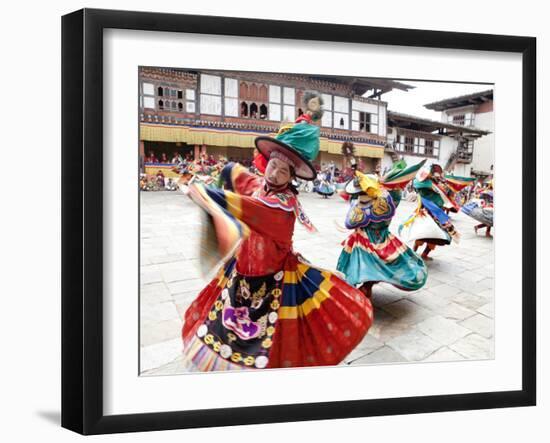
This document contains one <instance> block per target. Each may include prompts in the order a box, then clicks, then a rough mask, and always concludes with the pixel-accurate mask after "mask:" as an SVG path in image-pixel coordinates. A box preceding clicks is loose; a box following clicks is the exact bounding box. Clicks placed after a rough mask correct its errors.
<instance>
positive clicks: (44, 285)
mask: <svg viewBox="0 0 550 443" xmlns="http://www.w3.org/2000/svg"><path fill="white" fill-rule="evenodd" d="M543 5H544V3H543V2H536V1H534V0H524V1H523V2H522V3H521V7H520V8H511V7H509V5H508V4H507V3H505V2H501V3H495V2H479V1H478V0H463V1H462V2H461V4H460V6H461V7H460V8H454V9H453V12H452V14H445V13H442V9H441V2H439V1H436V0H431V1H430V0H428V1H425V2H422V3H420V2H419V3H418V4H415V7H414V8H411V4H410V2H409V1H405V0H395V1H394V2H392V3H381V4H379V5H378V6H379V7H378V8H377V13H376V14H372V11H369V7H368V5H367V4H362V3H357V2H353V1H351V0H342V1H341V2H339V3H338V7H335V5H334V2H327V3H323V2H318V3H316V4H315V6H314V7H312V5H311V3H308V2H296V1H289V0H279V1H278V2H277V3H273V2H244V1H241V0H234V1H232V2H227V1H222V0H211V1H209V2H185V3H182V2H181V1H178V2H176V1H167V0H158V1H156V2H155V3H154V4H151V3H150V2H148V1H144V0H131V1H130V0H112V1H111V2H105V1H100V0H86V1H78V0H77V1H74V0H71V1H69V0H64V1H60V0H54V1H51V2H34V3H29V2H7V3H6V4H5V5H4V14H5V16H6V17H12V18H19V17H25V26H21V21H20V20H17V19H12V20H6V21H5V23H4V26H2V28H0V33H1V38H2V41H4V42H10V44H6V45H3V47H2V52H3V54H2V55H3V63H4V66H7V67H9V66H11V67H16V68H17V69H4V70H2V72H1V73H0V76H2V83H3V84H9V85H29V84H34V83H35V82H36V73H37V69H38V70H39V72H40V79H41V83H42V84H44V85H50V86H51V87H48V88H41V89H40V92H41V101H42V102H44V103H48V104H49V106H50V109H49V112H48V115H49V118H37V119H33V121H32V125H33V131H32V133H33V134H40V143H34V142H33V139H32V137H30V136H29V121H28V119H24V118H18V116H22V115H28V112H29V110H28V107H26V102H25V101H24V100H20V96H19V94H20V88H16V87H14V88H7V90H6V91H5V92H6V94H7V97H6V100H5V101H6V102H7V103H10V107H9V109H6V108H5V109H3V112H4V114H3V115H4V118H6V119H7V120H8V121H7V123H6V124H9V128H10V131H7V132H6V134H5V136H6V138H5V139H4V140H3V143H4V146H7V147H9V146H12V147H17V146H21V140H23V138H22V134H23V135H24V136H25V137H27V136H28V138H25V140H27V141H29V142H28V143H25V150H28V152H27V151H25V152H26V154H27V155H26V156H27V157H29V158H33V162H34V163H35V164H39V165H40V169H41V170H46V171H48V179H47V180H46V181H44V182H43V183H39V182H37V181H36V180H27V181H23V182H22V181H21V180H19V178H18V176H17V175H16V174H18V173H19V170H17V169H16V168H9V167H8V168H7V169H6V171H5V172H6V173H7V176H5V180H4V183H18V188H17V189H16V190H14V189H10V188H9V186H8V187H4V188H3V193H2V201H3V205H4V207H5V208H10V209H11V211H10V213H11V214H17V216H14V217H4V218H3V219H2V222H1V223H2V230H3V232H5V233H9V235H5V236H4V237H3V241H2V249H3V251H6V254H4V260H3V261H2V263H3V271H4V272H3V274H2V276H3V277H4V278H3V279H2V295H3V296H4V297H3V301H4V309H3V311H2V312H3V316H2V322H0V328H1V331H2V337H3V342H2V350H3V357H4V364H3V365H2V367H1V369H0V373H1V374H0V388H1V392H2V411H3V412H4V415H5V417H6V419H5V420H4V426H3V427H2V435H4V440H5V441H9V442H19V441H54V442H59V443H66V442H75V441H93V442H101V443H103V442H111V441H131V442H132V443H142V442H143V443H146V442H150V441H155V442H158V443H163V442H181V441H183V440H188V441H199V440H202V441H214V439H217V440H219V439H220V436H223V438H224V439H225V440H227V441H233V440H237V439H242V438H243V433H246V434H247V435H249V436H253V437H254V438H259V439H261V440H262V442H265V443H269V442H276V441H280V440H281V436H284V435H287V436H291V437H290V438H287V440H289V441H300V440H304V439H308V440H310V441H315V442H316V443H317V442H318V443H323V442H334V441H339V440H342V439H344V438H349V439H351V440H353V441H367V440H370V441H380V442H390V441H392V442H393V441H405V440H406V441H408V442H411V443H414V442H422V443H431V442H434V443H435V442H438V443H439V442H441V441H442V438H443V439H444V440H445V442H446V443H459V442H460V443H475V442H483V441H486V442H489V441H498V442H502V443H507V442H518V441H534V442H538V441H544V439H545V438H547V437H544V435H546V436H548V417H549V416H550V383H549V382H548V380H547V377H546V374H548V370H549V369H550V360H549V356H550V350H549V346H548V343H549V341H550V324H549V323H548V322H543V321H541V319H542V316H541V314H540V313H544V312H548V309H549V308H550V304H549V303H550V302H549V301H548V298H543V297H541V294H546V293H548V292H549V290H550V283H549V281H548V279H544V280H543V279H542V278H541V275H542V272H541V270H542V269H547V268H548V267H549V266H550V256H549V254H550V252H549V251H550V244H549V242H548V238H549V237H548V236H549V234H548V231H544V232H543V231H542V230H540V231H539V237H538V243H539V245H540V246H539V248H538V251H539V257H540V258H541V260H540V261H539V263H538V269H539V272H538V275H539V290H538V293H539V297H538V309H539V322H538V330H539V341H538V342H539V354H538V359H539V384H538V392H539V399H538V403H539V404H538V406H537V407H529V408H508V409H493V410H479V411H462V412H447V413H438V414H416V415H405V416H390V417H371V418H356V419H346V420H326V421H314V422H302V423H285V424H272V425H255V426H246V427H241V426H235V427H226V428H223V429H222V428H211V429H197V430H185V431H165V432H156V433H139V434H132V435H116V436H100V437H94V438H91V437H88V438H87V439H86V440H85V439H84V438H83V437H79V436H78V435H76V434H74V433H72V432H69V431H66V430H63V429H61V428H60V427H59V410H60V394H59V393H60V362H59V359H60V262H61V261H60V246H59V244H60V243H59V242H60V198H59V196H60V180H61V172H60V165H61V162H60V148H59V146H60V131H59V127H60V122H59V119H60V115H61V114H60V97H61V94H60V89H59V88H60V81H59V78H60V66H61V62H60V50H59V48H60V16H61V15H62V14H66V13H68V12H71V11H73V10H76V9H78V8H82V7H84V6H86V7H92V8H104V7H110V8H113V9H127V10H141V11H150V10H156V11H159V12H168V13H187V14H204V15H222V16H241V17H250V18H270V19H278V20H299V21H317V22H326V23H349V24H355V25H363V26H364V25H370V26H384V27H393V28H411V27H415V28H417V29H437V30H444V31H460V32H485V33H493V34H515V35H531V36H537V38H538V39H539V40H538V47H537V54H538V61H537V63H538V75H537V78H538V88H537V90H538V91H539V97H538V106H539V116H538V121H539V131H538V146H539V148H542V132H543V130H542V128H543V126H542V125H543V123H544V122H547V121H549V120H550V111H549V110H550V88H548V87H547V88H544V89H543V88H542V82H543V79H547V78H548V76H549V75H550V57H547V56H546V55H547V54H548V53H549V51H550V27H549V26H548V23H547V14H546V13H544V9H543ZM31 8H32V13H29V11H30V10H31ZM472 11H475V13H472ZM369 12H371V14H369ZM29 29H32V32H28V31H29ZM36 36H39V38H36ZM21 54H25V57H21ZM282 55H283V56H284V51H283V52H282ZM178 56H179V57H181V59H182V60H184V59H185V54H179V55H178ZM327 63H330V61H329V60H327ZM350 63H351V61H350ZM543 102H544V110H543ZM50 111H51V112H50ZM11 117H13V118H11ZM11 154H12V155H15V154H16V151H15V150H14V149H12V151H11ZM539 155H540V157H541V158H539V161H538V165H539V172H538V178H539V208H540V209H539V217H540V218H539V227H540V226H542V223H540V220H542V219H545V220H547V219H549V218H550V205H548V204H542V203H543V201H542V196H543V195H546V196H547V195H548V193H549V192H550V181H549V180H550V178H549V177H548V175H546V177H544V176H543V174H542V173H541V171H542V165H543V163H544V162H543V160H544V159H543V158H542V149H539ZM519 160H520V159H519V157H518V162H519ZM519 167H520V165H519V163H518V168H519ZM518 170H519V169H518ZM497 186H498V185H497ZM541 186H543V189H541V188H540V187H541ZM37 214H39V215H40V223H37ZM22 239H24V240H22ZM26 245H33V247H32V249H29V248H28V247H26ZM505 251H506V249H505V248H504V250H503V251H501V252H504V253H505ZM542 260H544V261H542ZM504 296H510V297H517V296H519V294H504ZM497 310H498V303H497ZM512 327H516V326H514V325H512ZM541 343H542V344H541ZM434 364H437V363H434ZM338 382H339V380H327V383H338ZM412 382H413V383H414V380H412ZM365 383H366V384H369V383H376V380H368V379H366V380H365ZM449 383H453V380H449ZM321 388H322V387H321ZM30 393H32V395H31V394H30ZM174 395H181V393H177V392H174ZM266 395H269V389H268V390H267V391H266ZM8 414H9V415H8ZM8 417H9V418H8ZM283 438H284V437H283Z"/></svg>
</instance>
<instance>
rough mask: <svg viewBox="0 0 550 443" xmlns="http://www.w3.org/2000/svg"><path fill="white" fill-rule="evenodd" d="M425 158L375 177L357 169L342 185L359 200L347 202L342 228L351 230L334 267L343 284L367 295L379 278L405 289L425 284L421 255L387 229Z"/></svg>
mask: <svg viewBox="0 0 550 443" xmlns="http://www.w3.org/2000/svg"><path fill="white" fill-rule="evenodd" d="M424 162H425V160H424V161H422V162H420V163H419V164H417V165H414V166H411V167H409V168H407V167H406V163H405V161H404V160H401V161H399V162H398V163H396V164H395V165H394V166H393V168H392V170H391V171H390V172H389V173H388V174H386V176H384V177H382V178H380V179H379V178H378V177H377V176H376V175H374V174H368V175H367V174H362V173H361V172H359V171H356V172H355V175H356V177H355V179H353V180H351V181H350V182H348V184H347V185H346V193H348V194H349V195H358V198H356V199H354V200H352V202H351V205H350V209H349V211H348V214H347V216H346V228H348V229H353V233H352V234H351V235H350V236H349V237H348V238H347V239H346V240H345V241H344V242H343V246H344V248H343V250H342V252H341V254H340V258H339V259H338V266H337V269H338V270H339V271H340V272H342V273H344V274H345V276H346V281H347V282H348V283H350V284H352V285H361V286H360V289H361V290H362V291H363V292H364V293H365V295H367V297H370V296H371V295H372V286H373V285H374V284H375V283H379V282H385V283H389V284H391V285H393V286H395V287H397V288H399V289H403V290H405V291H415V290H417V289H420V288H421V287H422V286H424V283H426V279H427V277H428V273H427V269H426V265H425V264H424V262H423V261H422V259H421V258H420V257H419V256H418V255H416V253H415V252H413V251H412V250H411V249H410V248H409V247H408V246H407V245H406V244H405V243H403V242H402V241H401V240H399V238H397V237H396V236H395V235H393V234H392V233H391V232H390V230H389V225H390V222H391V220H392V218H393V216H394V215H395V209H396V207H397V206H398V205H399V202H400V201H401V192H402V190H403V188H404V187H405V186H406V185H407V183H408V182H409V181H411V180H412V179H413V178H414V176H415V175H416V173H417V171H418V170H419V169H420V168H421V167H422V166H423V164H424Z"/></svg>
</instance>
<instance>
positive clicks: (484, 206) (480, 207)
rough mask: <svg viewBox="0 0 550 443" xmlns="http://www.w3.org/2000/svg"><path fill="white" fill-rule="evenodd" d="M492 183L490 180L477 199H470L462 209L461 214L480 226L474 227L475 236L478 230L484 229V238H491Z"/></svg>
mask: <svg viewBox="0 0 550 443" xmlns="http://www.w3.org/2000/svg"><path fill="white" fill-rule="evenodd" d="M493 210H494V208H493V181H492V180H491V181H490V182H489V183H488V185H487V187H486V188H485V189H483V190H482V191H481V192H480V193H479V198H472V199H471V200H470V201H469V202H468V203H466V204H465V205H464V206H463V207H462V212H464V213H465V214H467V215H469V216H470V217H472V218H473V219H474V220H476V221H478V222H480V224H478V225H476V226H474V230H475V232H476V234H477V231H478V230H479V229H482V228H485V236H487V237H492V236H491V228H492V227H493Z"/></svg>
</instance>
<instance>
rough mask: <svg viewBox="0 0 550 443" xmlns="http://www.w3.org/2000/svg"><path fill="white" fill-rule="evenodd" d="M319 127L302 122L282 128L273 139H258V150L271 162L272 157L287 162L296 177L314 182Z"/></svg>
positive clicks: (256, 140) (256, 142)
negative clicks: (314, 161)
mask: <svg viewBox="0 0 550 443" xmlns="http://www.w3.org/2000/svg"><path fill="white" fill-rule="evenodd" d="M319 134H320V130H319V127H318V126H315V125H312V124H309V123H306V122H302V123H296V124H288V125H284V126H283V127H281V129H280V130H279V133H278V134H277V135H276V136H275V137H274V138H273V137H263V136H262V137H257V138H256V139H255V140H254V143H255V144H256V148H257V149H258V151H259V152H260V154H262V156H263V157H264V158H265V159H266V160H269V159H270V158H271V157H272V156H274V157H277V158H279V159H281V160H284V161H286V162H287V163H289V164H290V165H291V166H293V167H294V171H295V173H296V177H298V178H302V179H305V180H313V179H314V178H315V177H316V176H317V173H316V172H315V168H314V167H313V165H312V164H311V161H312V160H314V159H315V158H316V157H317V154H319Z"/></svg>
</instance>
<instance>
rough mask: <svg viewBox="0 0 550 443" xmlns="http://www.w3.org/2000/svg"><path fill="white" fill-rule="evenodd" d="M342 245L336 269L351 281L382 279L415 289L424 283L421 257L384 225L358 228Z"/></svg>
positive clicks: (360, 281)
mask: <svg viewBox="0 0 550 443" xmlns="http://www.w3.org/2000/svg"><path fill="white" fill-rule="evenodd" d="M343 246H344V249H343V250H342V252H341V254H340V257H339V259H338V265H337V269H338V271H340V272H342V273H343V274H345V276H346V281H347V282H348V283H350V284H352V285H359V284H361V283H367V282H373V283H378V282H384V283H389V284H391V285H393V286H395V287H397V288H399V289H403V290H406V291H415V290H417V289H420V288H421V287H422V286H424V284H425V283H426V279H427V278H428V271H427V268H426V265H425V264H424V261H423V260H422V259H421V258H420V257H419V256H418V255H417V254H416V253H415V252H414V251H413V250H412V249H410V248H409V247H408V246H407V245H406V244H404V243H403V242H402V241H401V240H399V238H397V237H396V236H395V235H393V234H392V233H391V232H390V231H389V229H388V228H387V227H382V228H380V229H372V228H369V227H367V228H358V229H356V230H355V231H354V232H353V233H352V234H351V235H350V236H349V237H348V238H347V239H346V240H345V241H344V242H343Z"/></svg>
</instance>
